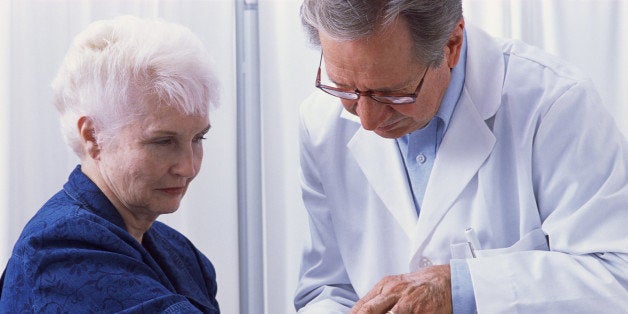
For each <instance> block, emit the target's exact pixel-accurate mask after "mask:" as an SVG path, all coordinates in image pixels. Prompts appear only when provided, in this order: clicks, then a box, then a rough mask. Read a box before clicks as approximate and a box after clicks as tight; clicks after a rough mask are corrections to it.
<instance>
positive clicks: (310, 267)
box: [294, 115, 358, 313]
mask: <svg viewBox="0 0 628 314" xmlns="http://www.w3.org/2000/svg"><path fill="white" fill-rule="evenodd" d="M302 117H303V115H302ZM304 120H305V119H304V118H302V120H301V134H300V136H301V144H300V145H301V188H302V197H303V202H304V204H305V207H306V209H307V211H308V215H309V223H310V241H309V243H308V245H307V246H306V248H305V249H304V253H303V256H302V262H301V263H302V264H301V272H300V279H299V284H298V288H297V293H296V297H295V299H294V304H295V307H296V309H297V310H298V311H299V313H346V312H347V311H348V310H349V309H350V308H351V306H353V304H354V303H355V302H356V301H357V300H358V296H357V294H356V293H355V291H354V289H353V287H352V285H351V283H350V280H349V278H348V275H347V272H346V270H345V268H344V263H343V260H342V257H341V254H340V251H339V250H338V247H337V244H336V239H335V233H334V230H333V221H331V217H330V215H329V212H330V211H331V210H333V208H331V206H330V204H329V202H328V200H327V195H326V194H325V191H324V189H323V187H322V185H321V183H320V182H321V181H320V178H319V172H318V170H317V169H318V167H319V166H320V165H318V164H317V159H316V156H315V155H314V154H312V152H311V138H310V137H309V131H308V126H307V125H306V124H307V123H305V122H304Z"/></svg>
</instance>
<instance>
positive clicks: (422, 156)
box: [416, 154, 427, 164]
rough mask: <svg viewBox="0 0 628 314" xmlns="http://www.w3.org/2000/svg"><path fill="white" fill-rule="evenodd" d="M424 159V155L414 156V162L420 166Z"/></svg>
mask: <svg viewBox="0 0 628 314" xmlns="http://www.w3.org/2000/svg"><path fill="white" fill-rule="evenodd" d="M426 159H427V158H425V155H423V154H419V155H418V156H416V162H418V163H420V164H422V163H425V160H426Z"/></svg>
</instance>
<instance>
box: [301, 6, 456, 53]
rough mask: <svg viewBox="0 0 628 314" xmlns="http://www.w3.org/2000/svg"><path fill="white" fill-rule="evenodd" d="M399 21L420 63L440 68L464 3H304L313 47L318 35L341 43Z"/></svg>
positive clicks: (308, 34) (305, 18)
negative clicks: (397, 19)
mask: <svg viewBox="0 0 628 314" xmlns="http://www.w3.org/2000/svg"><path fill="white" fill-rule="evenodd" d="M397 17H402V18H404V19H405V21H406V22H407V23H408V25H409V28H410V33H411V34H412V38H413V41H414V49H415V52H416V55H417V58H418V61H423V62H425V63H433V64H434V65H440V63H441V61H442V60H443V57H444V54H443V47H445V45H446V44H447V41H448V39H449V36H450V35H451V33H452V31H453V30H454V27H455V25H456V23H457V22H458V21H459V20H460V19H461V18H462V1H461V0H304V1H303V4H302V5H301V22H302V24H303V26H304V28H305V32H306V34H307V36H308V37H309V40H310V42H311V43H312V44H314V45H316V46H319V45H320V40H319V37H318V32H319V31H323V32H324V33H326V34H327V35H328V36H330V37H331V38H333V39H335V40H338V41H353V40H357V39H360V38H364V37H366V36H368V35H371V34H372V33H373V32H375V31H377V30H378V29H379V28H380V27H384V28H385V27H386V26H388V25H391V23H393V22H394V21H395V19H396V18H397Z"/></svg>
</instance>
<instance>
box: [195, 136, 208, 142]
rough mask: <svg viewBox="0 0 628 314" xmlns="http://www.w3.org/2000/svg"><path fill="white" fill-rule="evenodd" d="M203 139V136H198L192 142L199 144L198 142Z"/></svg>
mask: <svg viewBox="0 0 628 314" xmlns="http://www.w3.org/2000/svg"><path fill="white" fill-rule="evenodd" d="M204 139H205V136H204V135H199V136H197V137H195V138H194V142H195V143H199V142H201V141H203V140H204Z"/></svg>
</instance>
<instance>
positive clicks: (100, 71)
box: [52, 16, 219, 158]
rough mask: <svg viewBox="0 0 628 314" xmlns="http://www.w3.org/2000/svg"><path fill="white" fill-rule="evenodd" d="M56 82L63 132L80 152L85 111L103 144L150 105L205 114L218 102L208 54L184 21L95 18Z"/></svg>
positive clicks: (55, 96)
mask: <svg viewBox="0 0 628 314" xmlns="http://www.w3.org/2000/svg"><path fill="white" fill-rule="evenodd" d="M52 89H53V102H54V104H55V106H56V107H57V109H58V110H59V112H60V114H61V129H62V133H63V136H64V138H65V140H66V142H67V143H68V145H69V146H70V147H71V148H72V149H73V150H74V152H75V153H76V154H77V155H79V157H81V158H82V157H83V149H82V145H81V139H80V136H79V131H78V128H77V122H78V120H79V118H80V117H82V116H87V117H89V118H90V119H92V121H94V125H95V129H96V130H95V133H96V135H97V141H98V143H99V144H103V143H106V142H107V141H109V140H111V138H113V137H114V136H115V134H116V131H117V130H119V129H120V128H122V127H124V126H126V125H129V124H131V123H133V122H134V121H136V119H141V116H142V115H143V114H145V113H146V112H144V111H145V110H147V108H146V107H147V106H146V105H145V104H148V103H151V104H154V105H159V106H162V105H163V106H172V107H175V108H176V109H178V110H180V111H181V112H184V113H186V114H191V115H192V114H193V115H208V114H209V110H210V109H213V108H215V107H217V106H218V101H219V91H218V82H217V80H216V79H215V77H214V75H213V73H212V69H211V66H210V57H209V55H208V53H207V51H206V49H205V48H204V46H203V44H202V43H201V41H200V40H199V38H198V37H196V36H195V35H194V34H193V33H192V32H191V31H190V30H189V29H188V28H186V27H183V26H181V25H177V24H173V23H167V22H165V21H162V20H159V19H140V18H137V17H132V16H121V17H118V18H114V19H111V20H101V21H96V22H93V23H92V24H90V25H89V26H88V27H87V29H85V30H84V31H82V32H81V33H79V34H78V35H77V36H76V37H75V38H74V41H73V42H72V45H71V46H70V48H69V50H68V52H67V54H66V56H65V59H64V61H63V63H62V65H61V68H60V69H59V71H58V74H57V76H56V77H55V79H54V80H53V82H52ZM149 108H154V107H150V106H149ZM148 110H150V109H148Z"/></svg>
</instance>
